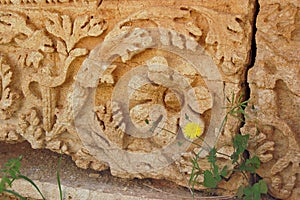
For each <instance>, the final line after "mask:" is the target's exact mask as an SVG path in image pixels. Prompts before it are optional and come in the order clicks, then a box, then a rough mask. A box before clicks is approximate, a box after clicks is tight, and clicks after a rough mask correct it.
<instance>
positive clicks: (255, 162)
mask: <svg viewBox="0 0 300 200" xmlns="http://www.w3.org/2000/svg"><path fill="white" fill-rule="evenodd" d="M259 167H260V160H259V158H258V157H257V156H253V157H252V158H249V159H247V160H246V162H244V163H242V164H241V166H240V170H242V171H247V172H250V173H255V171H256V170H257V169H258V168H259Z"/></svg>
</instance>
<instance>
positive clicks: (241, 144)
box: [232, 134, 250, 155]
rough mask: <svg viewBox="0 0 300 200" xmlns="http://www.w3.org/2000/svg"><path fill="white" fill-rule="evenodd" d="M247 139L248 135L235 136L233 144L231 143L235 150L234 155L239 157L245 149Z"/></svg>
mask: <svg viewBox="0 0 300 200" xmlns="http://www.w3.org/2000/svg"><path fill="white" fill-rule="evenodd" d="M249 137H250V135H249V134H247V135H240V134H237V135H235V137H234V138H233V142H232V143H233V147H234V149H235V150H236V153H237V154H238V155H240V154H241V153H243V152H244V151H245V150H246V149H247V146H248V140H249Z"/></svg>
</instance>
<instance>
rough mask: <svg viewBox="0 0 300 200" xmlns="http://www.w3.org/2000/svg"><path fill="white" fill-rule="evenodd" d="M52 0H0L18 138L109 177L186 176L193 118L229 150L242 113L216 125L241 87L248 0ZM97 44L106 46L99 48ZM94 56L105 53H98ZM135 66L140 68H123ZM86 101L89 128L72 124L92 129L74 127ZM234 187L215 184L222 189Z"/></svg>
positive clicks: (2, 47)
mask: <svg viewBox="0 0 300 200" xmlns="http://www.w3.org/2000/svg"><path fill="white" fill-rule="evenodd" d="M20 2H21V3H22V5H24V7H22V8H21V7H19V6H18V5H19V3H20ZM47 2H48V3H47ZM47 2H46V1H45V2H44V1H6V0H4V1H1V2H0V3H2V5H3V6H1V8H0V10H1V14H0V15H1V16H0V22H1V23H0V32H1V34H0V51H1V52H3V53H4V54H5V55H8V59H7V60H8V61H9V62H8V63H7V64H8V65H9V66H10V67H11V69H12V72H13V75H14V76H16V78H15V79H14V80H16V83H14V82H13V84H15V85H18V88H20V87H21V90H22V95H20V96H21V98H20V109H19V110H17V111H16V112H15V113H13V115H12V116H11V117H12V119H11V121H10V122H9V123H8V124H11V123H12V124H14V123H16V124H15V126H18V129H17V132H16V134H20V135H19V138H21V136H22V137H23V138H24V139H26V140H28V141H29V142H30V143H31V144H32V146H33V147H34V148H48V149H51V150H52V151H56V152H63V153H65V154H68V155H70V156H72V158H73V160H74V161H75V163H76V164H77V165H78V166H80V167H82V168H93V169H96V170H103V169H107V168H108V167H110V168H111V171H112V173H113V174H114V175H116V176H121V177H130V178H134V177H139V178H143V177H153V178H165V179H169V180H172V181H174V182H176V183H178V184H181V185H184V186H187V185H188V179H189V176H188V173H187V171H188V169H190V167H191V163H190V162H188V160H189V158H191V157H192V156H194V155H195V154H196V153H197V152H198V151H199V149H197V148H196V147H195V146H193V145H191V144H190V142H191V141H190V140H189V139H188V138H187V137H185V135H184V134H183V133H181V128H182V127H184V126H185V124H186V123H187V122H188V119H189V120H193V121H195V122H197V123H198V124H200V125H201V127H202V129H203V130H202V137H203V138H205V139H206V141H207V143H209V144H210V145H213V144H215V143H216V140H217V145H218V147H223V149H224V151H230V150H231V149H232V148H230V146H229V147H228V144H229V143H230V141H231V137H232V135H233V134H234V133H235V132H236V129H237V128H238V125H237V123H236V122H237V121H236V120H235V119H229V122H230V123H229V125H227V126H226V128H225V130H224V132H222V133H220V134H219V133H218V132H217V131H216V129H217V128H219V126H220V120H221V119H222V118H221V117H220V116H223V115H224V113H225V112H226V111H225V110H223V109H218V108H221V107H222V106H224V107H225V106H226V105H225V97H226V96H228V95H231V92H232V91H234V92H235V93H241V92H242V89H241V87H240V84H241V83H242V82H243V81H244V75H245V74H244V73H245V66H247V64H248V62H249V49H250V45H251V44H250V40H251V35H252V33H251V31H252V29H251V23H252V21H253V19H252V15H253V2H252V1H250V2H249V1H235V0H233V1H230V2H229V3H228V2H225V3H224V2H222V3H221V4H220V3H216V2H217V1H213V2H212V3H207V2H202V1H201V2H199V1H191V2H184V3H182V2H169V1H163V2H160V3H161V4H162V5H163V6H161V7H159V8H157V7H155V8H154V7H153V2H150V1H142V3H141V5H143V6H144V8H145V9H144V8H143V10H140V7H139V4H136V2H133V1H128V2H126V4H124V3H123V2H122V1H103V3H102V5H101V6H100V7H98V5H96V4H97V3H99V2H96V1H95V2H94V1H88V2H86V6H78V5H84V4H85V2H81V1H47ZM4 4H5V5H4ZM231 4H232V5H234V6H232V5H231ZM212 5H214V6H212ZM235 6H237V7H238V8H235ZM37 8H39V9H41V8H42V9H41V10H39V12H37ZM224 8H226V9H225V10H224ZM245 8H246V9H245ZM2 11H3V12H2ZM112 16H113V17H112ZM151 28H152V30H153V29H154V30H155V31H151V30H150V29H151ZM106 30H107V31H106ZM149 30H150V31H149ZM2 33H3V34H2ZM6 33H11V34H6ZM225 36H226V37H225ZM102 42H103V43H106V44H108V45H106V46H102V47H103V49H102V50H101V51H100V50H99V48H98V47H99V45H100V44H101V43H102ZM155 44H159V45H161V46H160V47H162V48H156V49H155V48H154V47H155ZM153 45H154V46H153ZM200 45H201V46H200ZM167 46H169V48H167ZM99 52H100V54H99ZM182 52H186V54H184V56H182V55H181V53H182ZM178 55H181V56H178ZM196 55H197V56H196ZM198 55H200V56H198ZM99 56H102V58H107V59H108V60H102V61H99ZM110 59H111V60H110ZM111 61H112V62H111ZM199 63H201V64H199ZM198 64H199V65H198ZM195 66H196V67H195ZM209 66H214V67H209ZM81 70H83V71H84V70H87V72H91V71H92V72H93V73H87V72H86V73H81V72H82V71H81ZM138 70H140V71H143V72H144V73H140V71H138ZM130 71H132V72H139V74H135V75H138V76H128V73H130ZM73 78H75V80H74V79H73ZM144 80H147V81H146V82H143V81H144ZM121 81H124V83H126V84H125V86H122V84H121ZM127 83H128V84H127ZM127 86H129V87H127ZM89 87H90V88H91V89H94V90H95V91H94V93H92V94H94V96H93V95H91V93H90V91H89V89H88V88H89ZM122 87H123V88H122ZM118 88H119V89H118ZM122 89H124V90H122ZM119 91H121V92H124V91H127V94H128V98H127V99H126V98H124V99H122V98H121V97H118V98H117V96H118V95H117V94H120V92H119ZM74 94H75V95H74ZM72 95H74V96H72ZM119 96H120V95H119ZM73 97H74V98H78V99H79V100H80V101H78V102H76V101H74V99H73ZM94 97H95V102H93V103H91V102H89V100H92V99H93V98H94ZM81 100H84V101H87V104H89V103H91V105H92V106H91V107H89V108H88V109H87V110H89V111H90V113H89V114H88V117H89V119H88V120H87V121H84V122H85V123H86V124H85V125H86V126H85V125H84V124H83V127H79V129H80V128H83V129H89V130H91V132H90V133H91V134H90V135H88V134H86V135H85V134H82V133H81V132H80V131H79V130H78V129H76V128H78V127H77V126H76V127H75V125H76V123H75V122H76V117H78V116H79V115H81V114H82V110H81V109H83V108H84V107H82V106H84V105H83V104H81V103H82V102H81ZM83 110H84V109H83ZM183 111H186V112H183ZM185 114H187V115H185ZM216 116H218V118H216ZM187 117H188V118H187ZM74 118H75V122H74ZM146 119H147V120H148V122H149V124H146V122H145V120H146ZM128 120H131V123H128ZM128 124H129V125H128ZM77 125H78V124H77ZM231 125H233V126H231ZM130 126H131V127H133V128H134V127H135V129H133V128H131V129H130ZM161 128H164V129H166V130H169V131H172V132H174V133H175V134H173V133H170V132H168V131H166V130H161ZM130 130H139V131H130ZM9 132H10V131H5V134H3V135H5V136H4V137H2V136H1V137H0V139H1V140H3V139H4V140H8V139H7V138H8V135H10V137H9V138H11V140H13V138H15V137H13V134H8V133H9ZM2 138H3V139H2ZM91 141H94V142H95V144H93V143H92V142H91ZM220 141H221V142H220ZM196 142H199V143H200V145H202V147H203V148H206V149H207V146H205V144H204V143H203V142H202V141H201V140H197V141H196ZM227 147H228V148H227ZM168 148H169V149H168ZM173 150H174V151H173ZM127 153H129V154H130V156H128V157H126V156H127ZM143 155H146V156H143ZM149 155H150V156H149ZM205 155H206V151H205V150H203V153H202V154H201V159H200V160H199V164H202V165H204V166H207V167H209V165H208V163H205V158H204V156H205ZM131 156H132V157H131ZM134 156H136V157H134ZM147 156H149V157H147ZM151 156H152V157H151ZM157 157H159V158H162V160H159V159H156V158H157ZM116 158H120V159H119V160H117V159H116ZM144 158H146V160H143V159H144ZM218 159H219V160H220V162H222V165H223V164H228V165H230V163H229V161H228V160H226V159H225V158H221V157H220V158H218ZM131 161H133V162H132V164H130V165H128V163H131ZM138 161H141V162H138ZM153 161H155V162H153ZM230 167H233V166H230ZM204 168H205V167H204ZM232 177H234V175H232ZM233 180H234V181H235V182H238V181H240V180H241V178H240V177H236V178H233ZM229 185H230V184H229ZM234 187H236V186H234ZM234 187H231V185H230V186H226V184H224V185H222V188H226V191H232V190H235V189H236V188H234Z"/></svg>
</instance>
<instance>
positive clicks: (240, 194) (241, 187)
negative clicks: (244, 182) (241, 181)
mask: <svg viewBox="0 0 300 200" xmlns="http://www.w3.org/2000/svg"><path fill="white" fill-rule="evenodd" d="M244 189H245V187H244V186H240V187H239V188H238V190H237V193H236V196H237V197H238V198H242V196H244Z"/></svg>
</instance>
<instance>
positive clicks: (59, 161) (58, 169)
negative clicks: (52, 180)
mask: <svg viewBox="0 0 300 200" xmlns="http://www.w3.org/2000/svg"><path fill="white" fill-rule="evenodd" d="M61 159H62V154H60V158H59V160H58V164H57V169H56V179H57V184H58V190H59V198H60V200H63V195H62V188H61V183H60V175H59V172H60V165H61Z"/></svg>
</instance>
